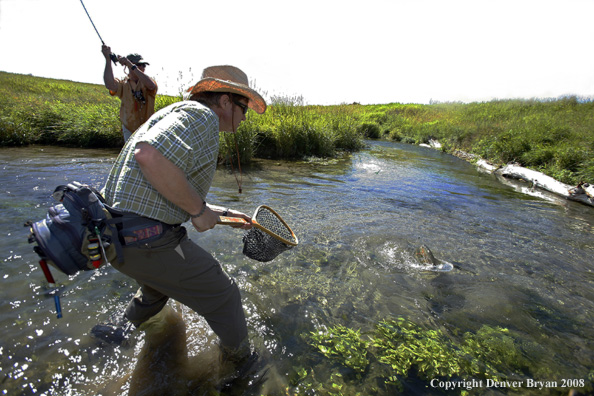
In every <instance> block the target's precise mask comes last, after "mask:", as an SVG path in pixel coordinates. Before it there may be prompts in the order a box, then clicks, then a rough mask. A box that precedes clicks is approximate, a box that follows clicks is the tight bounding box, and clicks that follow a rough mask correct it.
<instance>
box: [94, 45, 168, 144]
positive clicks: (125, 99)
mask: <svg viewBox="0 0 594 396" xmlns="http://www.w3.org/2000/svg"><path fill="white" fill-rule="evenodd" d="M101 52H102V53H103V56H104V57H105V70H104V72H103V82H104V83H105V87H106V88H107V89H109V93H110V94H111V95H112V96H114V95H115V96H117V97H118V98H120V101H121V102H122V104H121V106H120V120H121V121H122V132H123V134H124V141H127V140H128V139H129V138H130V136H131V135H132V134H133V133H134V131H136V130H137V129H138V128H139V127H140V126H141V125H142V124H144V122H145V121H146V120H148V119H149V117H150V116H152V115H153V114H154V112H155V98H156V96H157V83H156V82H155V81H154V80H153V79H151V78H150V77H149V76H148V75H146V74H145V69H146V66H147V65H148V64H149V63H148V62H146V61H144V60H143V59H142V56H140V55H139V54H130V55H128V56H126V57H121V56H118V57H117V59H118V62H119V63H120V64H121V65H122V66H124V67H126V68H127V77H126V78H125V79H124V80H118V79H116V78H114V76H113V69H112V68H111V48H110V47H108V46H106V45H103V46H102V47H101Z"/></svg>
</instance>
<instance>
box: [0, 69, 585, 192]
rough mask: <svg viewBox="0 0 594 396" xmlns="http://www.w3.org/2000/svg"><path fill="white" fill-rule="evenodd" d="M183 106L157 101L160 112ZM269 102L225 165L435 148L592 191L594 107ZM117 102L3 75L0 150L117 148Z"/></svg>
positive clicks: (76, 86) (225, 152) (99, 91)
mask: <svg viewBox="0 0 594 396" xmlns="http://www.w3.org/2000/svg"><path fill="white" fill-rule="evenodd" d="M177 100H179V98H176V97H170V96H163V95H158V96H157V104H156V107H157V109H160V108H162V107H164V106H167V105H168V104H170V103H173V102H175V101H177ZM302 102H303V101H302V100H301V99H300V98H274V100H273V103H272V105H271V106H269V109H268V111H267V112H266V113H265V114H264V115H257V114H255V113H254V112H252V111H250V112H248V116H247V121H246V122H244V123H242V124H241V126H240V129H239V131H238V134H237V135H236V139H237V144H238V146H237V148H236V145H235V144H236V142H235V139H234V137H233V135H231V134H222V135H221V157H223V158H224V157H229V156H234V155H235V153H236V151H239V152H240V155H241V159H242V163H244V164H245V163H248V162H249V161H250V160H251V159H252V158H253V157H261V158H284V159H291V158H303V157H308V156H319V157H328V156H333V155H335V154H336V153H337V152H339V151H344V150H347V151H351V150H358V149H360V148H362V147H363V145H364V140H363V139H364V138H384V139H391V140H396V141H402V142H405V143H415V144H419V143H426V142H428V141H429V140H430V139H435V140H438V141H439V142H440V143H441V144H442V145H443V150H444V151H445V152H454V151H455V150H462V151H465V152H468V153H472V154H476V155H478V156H480V157H482V158H484V159H487V160H490V161H492V162H494V163H498V164H505V163H508V162H517V163H519V164H521V165H523V166H526V167H530V168H532V169H535V170H538V171H541V172H544V173H546V174H548V175H550V176H553V177H555V178H556V179H558V180H561V181H563V182H565V183H568V184H577V183H578V182H580V181H586V182H590V183H594V102H593V101H591V100H588V101H583V100H582V101H580V100H578V99H577V98H575V97H567V98H560V99H557V100H534V99H533V100H499V101H491V102H482V103H470V104H461V103H445V104H431V105H418V104H398V103H392V104H386V105H364V106H363V105H357V104H352V105H340V106H304V105H302ZM118 109H119V99H117V98H114V97H111V96H110V95H109V94H108V93H107V90H106V89H105V88H104V87H103V86H101V85H94V84H83V83H75V82H71V81H64V80H53V79H46V78H39V77H32V76H24V75H18V74H11V73H5V72H0V145H4V146H7V145H26V144H55V145H63V146H77V147H119V146H121V145H122V143H123V139H122V137H121V132H120V123H119V119H118Z"/></svg>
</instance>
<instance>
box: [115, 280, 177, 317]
mask: <svg viewBox="0 0 594 396" xmlns="http://www.w3.org/2000/svg"><path fill="white" fill-rule="evenodd" d="M167 300H169V297H167V296H165V295H163V294H161V293H159V292H158V291H156V290H154V289H152V288H151V287H149V286H146V285H142V284H141V285H140V288H139V289H138V290H137V291H136V294H135V295H134V297H133V298H132V300H130V302H129V303H128V307H127V308H126V312H125V314H124V315H125V316H126V318H128V320H129V321H130V322H132V324H133V325H134V326H136V327H138V326H140V325H141V324H142V323H143V322H145V321H147V320H148V319H150V318H151V317H152V316H154V315H156V314H158V313H159V312H160V311H161V309H163V307H164V306H165V304H167Z"/></svg>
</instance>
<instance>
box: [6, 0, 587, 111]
mask: <svg viewBox="0 0 594 396" xmlns="http://www.w3.org/2000/svg"><path fill="white" fill-rule="evenodd" d="M83 1H84V3H85V5H86V7H87V10H88V11H89V14H90V15H91V17H92V19H93V21H94V22H95V25H96V27H97V29H98V30H99V33H100V34H101V36H102V38H103V40H104V41H105V42H106V43H107V44H108V45H110V46H111V47H112V49H113V50H114V52H116V53H118V54H120V55H125V54H127V53H130V52H139V53H141V54H142V55H143V56H144V57H145V58H146V59H147V60H148V61H149V62H150V66H149V67H148V68H147V73H148V74H150V75H152V76H153V77H155V78H156V79H157V82H158V84H159V87H160V92H162V93H168V94H177V93H178V92H180V90H181V89H182V87H188V86H189V85H190V84H191V83H192V82H194V81H195V80H198V79H199V78H200V74H201V72H202V69H203V68H205V67H207V66H211V65H216V64H232V65H235V66H238V67H240V68H241V69H243V70H244V71H245V72H246V73H247V74H248V76H249V78H250V79H251V80H252V81H253V82H254V84H255V85H256V87H257V88H258V89H259V90H261V91H263V93H264V95H265V96H266V97H270V96H272V95H278V96H301V97H303V99H304V101H305V102H306V103H309V104H340V103H352V102H359V103H362V104H374V103H390V102H401V103H429V101H431V100H433V101H463V102H472V101H485V100H491V99H506V98H533V97H537V98H547V97H558V96H562V95H578V96H587V97H592V96H594V50H593V47H592V42H594V23H592V15H594V1H592V0H559V1H551V0H497V1H492V0H468V1H467V0H454V1H451V0H450V1H448V0H406V1H403V0H385V1H383V0H367V1H348V0H343V1H330V0H326V1H323V0H317V1H310V0H303V1H299V2H293V3H288V2H280V1H272V0H267V1H258V0H255V1H249V2H246V1H237V0H227V1H225V2H214V1H201V0H192V1H186V0H168V1H154V0H144V1H142V2H138V1H130V0H117V1H116V0H83ZM291 4H292V5H291ZM0 49H1V51H2V56H1V57H0V70H3V71H9V72H14V73H22V74H33V75H36V76H43V77H52V78H61V79H68V80H74V81H82V82H90V83H98V84H101V83H102V75H103V68H104V61H103V57H102V55H101V51H100V49H101V42H100V40H99V38H98V36H97V34H96V33H95V30H94V29H93V26H92V25H91V23H90V22H89V19H88V18H87V15H86V14H85V12H84V9H83V7H82V5H81V3H80V0H0ZM117 73H119V74H120V75H121V67H120V69H119V70H117Z"/></svg>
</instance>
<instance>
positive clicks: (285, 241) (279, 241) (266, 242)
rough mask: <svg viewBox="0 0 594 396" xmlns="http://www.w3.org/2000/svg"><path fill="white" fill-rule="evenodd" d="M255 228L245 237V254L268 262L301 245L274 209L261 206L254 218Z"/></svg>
mask: <svg viewBox="0 0 594 396" xmlns="http://www.w3.org/2000/svg"><path fill="white" fill-rule="evenodd" d="M252 224H253V225H254V227H253V228H252V229H251V230H249V231H247V232H246V233H245V234H244V236H243V243H244V245H243V254H245V255H246V256H247V257H249V258H251V259H254V260H257V261H262V262H267V261H271V260H273V259H274V258H275V257H276V256H278V255H279V254H280V253H282V252H284V251H287V250H289V249H291V248H293V247H294V246H297V245H298V244H299V240H298V239H297V236H296V235H295V233H294V232H293V230H291V227H289V225H288V224H287V223H286V222H285V221H284V220H283V218H282V217H280V215H279V214H278V213H276V212H275V211H274V209H272V208H270V207H268V206H266V205H261V206H259V207H258V208H257V209H256V211H255V212H254V215H253V217H252Z"/></svg>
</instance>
